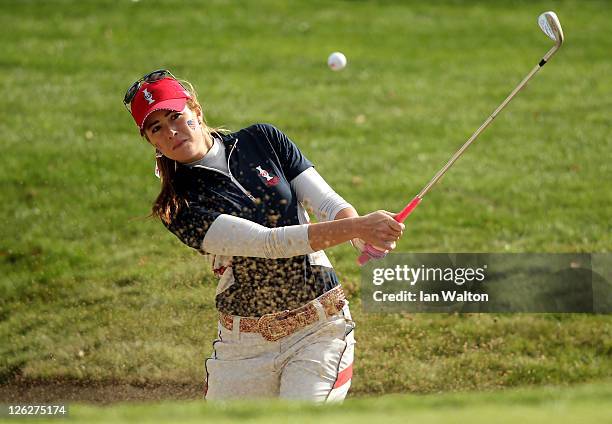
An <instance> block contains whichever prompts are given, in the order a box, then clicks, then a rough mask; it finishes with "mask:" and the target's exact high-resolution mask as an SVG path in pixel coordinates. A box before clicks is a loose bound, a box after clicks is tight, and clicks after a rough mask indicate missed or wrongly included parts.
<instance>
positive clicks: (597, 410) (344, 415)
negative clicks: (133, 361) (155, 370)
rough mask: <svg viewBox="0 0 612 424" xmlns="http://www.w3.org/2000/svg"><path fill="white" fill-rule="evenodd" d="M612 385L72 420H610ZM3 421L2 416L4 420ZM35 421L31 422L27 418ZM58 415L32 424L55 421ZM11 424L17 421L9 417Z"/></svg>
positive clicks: (114, 410)
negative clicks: (382, 418)
mask: <svg viewBox="0 0 612 424" xmlns="http://www.w3.org/2000/svg"><path fill="white" fill-rule="evenodd" d="M610 396H612V386H611V385H610V384H595V385H582V386H578V387H573V388H569V389H568V388H563V389H562V388H558V387H544V388H540V389H538V390H534V389H529V390H526V389H520V390H512V391H506V392H501V393H458V394H444V395H427V396H416V395H401V396H400V395H390V396H384V397H378V398H366V399H359V400H355V399H352V400H348V401H346V402H345V403H344V404H343V405H342V406H340V405H323V406H320V405H319V406H315V405H312V404H304V403H286V402H280V401H276V402H264V403H262V402H257V403H255V402H238V403H232V404H215V403H205V402H201V401H190V402H165V403H161V404H152V403H145V404H137V405H134V404H132V405H128V404H124V405H116V406H113V407H107V408H100V407H94V406H84V405H69V412H68V413H69V417H70V421H71V422H75V423H77V422H86V423H106V422H112V423H132V422H139V423H147V422H155V423H161V422H181V423H196V422H198V423H199V422H215V423H234V422H245V421H247V420H248V422H249V423H286V422H288V420H291V422H295V423H315V422H321V420H322V419H325V420H330V419H331V420H333V422H335V423H351V424H361V423H370V422H372V421H376V420H379V419H380V418H381V417H384V420H385V422H386V423H406V422H418V423H423V424H429V423H465V422H470V423H473V424H479V423H490V422H496V423H516V422H521V423H541V422H543V421H552V422H555V423H559V424H563V423H576V422H590V423H595V422H596V423H610V422H612V406H611V404H610V402H609V400H610ZM0 421H2V420H1V418H0ZM27 421H30V420H26V422H27ZM56 421H57V418H55V419H50V420H43V419H40V418H37V419H35V420H31V421H30V422H37V423H38V422H56ZM6 422H12V421H11V420H7V421H6Z"/></svg>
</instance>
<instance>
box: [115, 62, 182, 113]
mask: <svg viewBox="0 0 612 424" xmlns="http://www.w3.org/2000/svg"><path fill="white" fill-rule="evenodd" d="M166 77H171V78H172V79H175V80H176V77H175V76H174V75H172V73H171V72H170V71H169V70H167V69H158V70H157V71H153V72H149V73H148V74H146V75H145V76H143V77H142V78H140V79H139V80H138V81H136V82H135V83H134V84H132V85H131V86H130V88H128V89H127V91H126V92H125V96H124V97H123V104H124V105H125V107H126V108H127V110H128V112H129V111H130V108H129V104H130V103H132V100H134V96H135V95H136V93H138V89H139V88H140V86H141V85H142V83H143V82H148V83H149V82H155V81H159V80H161V79H164V78H166Z"/></svg>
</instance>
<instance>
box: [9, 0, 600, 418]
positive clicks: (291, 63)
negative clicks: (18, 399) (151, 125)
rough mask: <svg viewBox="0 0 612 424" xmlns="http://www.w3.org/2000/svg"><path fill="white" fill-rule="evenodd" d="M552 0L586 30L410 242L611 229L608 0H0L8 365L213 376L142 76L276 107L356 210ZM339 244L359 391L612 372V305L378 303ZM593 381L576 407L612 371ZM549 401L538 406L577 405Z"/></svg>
mask: <svg viewBox="0 0 612 424" xmlns="http://www.w3.org/2000/svg"><path fill="white" fill-rule="evenodd" d="M549 9H553V10H555V11H556V12H557V14H558V15H559V17H560V19H561V22H562V24H563V27H564V31H565V33H566V38H567V40H566V44H565V45H564V47H563V48H562V49H561V51H559V53H558V54H557V55H556V56H555V57H554V58H553V59H552V60H551V62H550V64H548V65H547V66H546V67H544V69H542V71H541V72H540V73H539V74H538V75H537V76H536V77H535V79H534V80H533V81H532V82H531V83H530V84H529V86H528V87H527V88H526V89H525V90H524V91H523V92H522V93H521V94H520V95H519V96H518V97H517V98H516V99H515V100H514V101H513V103H512V104H510V106H509V107H508V108H507V110H505V111H504V112H503V113H502V114H501V115H500V116H499V117H498V118H497V119H496V122H495V123H494V124H493V125H492V126H491V128H489V129H488V130H487V131H486V132H485V133H484V134H483V135H482V136H481V137H480V139H479V140H478V141H477V142H476V144H475V145H474V146H473V147H471V149H470V151H469V152H468V154H467V155H466V156H465V157H463V158H462V159H461V160H460V161H459V162H458V163H457V165H456V166H455V167H454V168H453V169H452V171H450V173H449V174H448V175H447V176H446V177H445V178H444V180H443V181H442V183H441V185H440V186H438V187H436V188H435V189H434V191H432V192H431V193H430V194H429V195H428V197H427V198H426V199H425V200H424V201H423V203H422V205H421V206H420V207H419V209H418V210H417V211H416V212H415V213H414V214H413V215H412V216H411V217H410V219H409V221H407V222H406V223H407V230H406V232H405V235H404V237H403V239H402V240H401V242H400V243H399V246H398V249H397V250H398V251H411V252H471V251H476V252H506V251H508V252H606V251H610V250H611V249H610V248H611V247H612V231H611V226H610V219H611V216H612V186H611V184H610V181H612V168H611V165H610V151H611V147H612V138H611V137H610V134H611V132H610V129H611V128H610V127H611V125H610V110H611V106H612V97H611V96H610V94H611V93H612V80H610V78H608V77H606V76H607V75H610V74H612V60H611V59H610V54H609V52H610V51H612V39H611V38H610V37H609V31H608V28H609V22H610V18H611V17H612V13H611V12H612V8H611V6H610V3H609V2H607V1H498V2H485V1H473V2H468V1H466V2H462V1H436V2H433V3H431V4H429V3H427V4H426V3H425V2H417V1H414V2H411V1H406V2H392V1H379V2H359V1H342V2H322V1H313V2H281V1H262V2H227V1H207V2H198V1H190V2H179V1H172V0H166V1H146V0H142V1H138V2H134V1H120V2H118V1H117V2H116V1H110V0H109V1H93V0H92V1H87V2H81V1H60V0H57V1H47V2H37V1H16V0H15V1H3V2H1V3H0V25H2V27H3V28H5V29H8V30H4V31H2V32H1V34H0V41H1V42H2V46H3V47H2V50H3V53H2V55H1V57H0V65H1V67H2V70H3V72H2V73H3V78H2V79H1V80H0V81H1V82H0V84H1V87H2V89H3V92H4V93H6V95H5V100H4V101H3V102H1V103H0V112H1V113H2V114H3V116H4V119H2V120H0V131H1V134H2V141H1V145H2V150H3V154H2V158H1V159H0V161H1V162H0V164H1V166H0V181H1V194H2V202H0V216H2V226H1V228H2V229H1V231H2V233H1V237H0V383H1V384H2V385H4V386H5V388H8V390H10V387H11V384H16V383H15V382H16V381H47V380H49V381H56V380H57V381H69V382H78V383H85V384H87V382H113V381H118V382H133V383H137V384H146V383H164V382H166V383H168V384H170V383H172V384H174V383H176V384H183V383H187V384H198V383H200V382H201V381H202V379H203V374H204V366H203V360H204V358H205V357H206V356H207V355H208V354H209V353H210V352H209V351H210V342H211V341H212V339H213V337H214V335H215V325H214V319H215V318H214V317H215V311H214V302H213V294H214V282H213V277H212V275H211V274H210V272H209V270H208V269H207V266H206V265H205V263H204V261H203V260H202V258H201V257H200V256H199V255H197V254H196V253H194V252H191V251H189V250H188V249H187V248H186V247H184V246H183V245H181V244H180V242H179V241H178V240H177V239H175V237H174V236H173V235H172V234H170V233H169V232H167V231H165V230H164V229H163V228H162V226H161V224H160V223H158V222H155V221H153V220H149V219H145V217H146V215H147V214H148V212H149V207H150V204H151V202H152V200H153V199H154V197H155V195H156V194H157V191H158V184H159V183H158V181H157V180H156V178H155V177H154V176H153V160H154V159H153V152H152V151H151V149H150V148H149V147H148V146H147V145H146V143H145V142H144V141H142V140H140V139H139V137H138V135H137V131H136V129H135V127H134V124H133V121H132V120H131V117H130V116H129V114H128V113H127V112H126V111H125V110H124V108H123V105H122V104H121V100H122V98H123V94H124V90H125V89H126V88H127V86H129V85H130V84H131V83H132V82H133V80H135V79H136V78H138V77H140V76H141V75H142V74H144V73H145V72H148V71H150V70H153V69H157V68H162V67H168V68H170V69H171V70H172V71H173V73H174V74H175V75H177V76H179V77H182V78H185V79H188V80H190V81H191V82H192V83H193V84H194V85H195V86H196V88H198V89H199V94H200V98H201V100H202V102H203V104H204V107H205V113H206V115H207V119H208V122H209V124H211V125H213V126H225V127H227V128H231V129H239V128H242V127H244V126H246V125H249V124H251V123H253V122H271V123H273V124H274V125H276V126H277V127H279V128H281V129H282V130H283V131H284V132H286V133H287V134H288V135H289V136H290V137H291V138H292V139H293V140H294V141H295V142H296V143H297V144H298V145H299V146H300V148H301V149H302V151H303V152H304V153H305V154H306V156H307V157H308V158H309V159H311V160H312V161H313V162H314V163H315V164H316V166H317V169H318V170H319V172H320V173H321V174H322V175H323V176H324V177H325V178H326V180H327V181H328V182H329V183H330V184H331V185H332V187H334V188H335V189H336V190H337V191H338V192H339V193H340V194H341V195H342V196H343V197H344V198H345V199H347V200H348V201H349V202H351V203H352V204H353V205H354V206H355V207H356V208H357V210H358V211H360V212H361V213H366V212H369V211H372V210H376V209H387V210H391V211H398V210H399V209H400V208H401V207H402V206H403V204H404V203H405V202H406V201H407V200H409V199H410V198H412V196H414V194H416V193H417V192H418V191H419V190H420V188H421V187H422V186H423V185H424V184H425V183H426V182H427V181H428V180H429V179H430V178H431V176H432V175H433V173H434V172H435V171H437V169H438V168H439V167H440V166H441V165H442V164H443V163H444V162H445V161H446V160H447V159H448V157H449V156H450V155H451V154H452V152H453V151H454V150H456V149H457V148H458V147H459V146H460V145H461V144H462V143H463V142H464V141H465V140H466V139H467V138H468V137H469V135H470V134H471V133H472V132H473V131H474V130H475V129H476V128H477V127H478V126H479V125H480V124H481V122H482V121H483V120H484V119H485V118H486V117H487V116H488V115H489V114H490V113H491V112H492V110H493V109H494V108H495V107H496V106H497V105H498V104H499V103H500V102H501V100H503V98H504V97H505V96H506V95H507V94H508V93H509V92H510V90H511V89H512V88H513V87H514V86H515V85H516V84H517V83H518V82H519V81H520V80H521V79H522V78H523V76H524V75H525V74H526V73H527V72H528V71H529V70H530V69H531V67H532V66H534V65H535V64H536V63H537V61H539V59H540V57H541V56H542V55H543V54H544V53H545V52H546V51H547V50H548V49H549V48H550V46H551V42H550V40H548V39H547V38H546V37H545V36H544V35H543V34H542V33H541V32H540V30H539V29H538V27H537V24H536V18H537V16H538V14H539V13H541V12H542V11H545V10H549ZM336 50H339V51H342V52H344V53H345V54H346V55H347V57H348V60H349V65H348V67H347V68H346V69H345V70H344V71H342V72H339V73H335V72H331V71H330V70H329V69H327V67H326V65H325V61H326V58H327V55H328V54H329V53H330V52H332V51H336ZM328 254H329V256H330V258H331V260H332V262H333V263H334V265H335V266H336V268H337V271H338V273H339V275H340V277H341V279H342V281H343V284H344V285H345V287H346V288H347V289H348V291H349V292H350V294H351V305H352V310H353V314H354V318H355V320H356V321H357V325H358V328H357V331H358V332H357V340H358V345H357V359H356V370H355V372H356V375H355V378H354V383H353V391H352V396H357V395H381V394H386V393H397V392H401V393H404V392H411V393H438V392H448V391H461V390H492V389H499V388H507V387H514V386H540V385H569V384H574V383H581V382H593V381H598V380H606V381H609V380H610V379H611V378H612V320H611V319H610V317H609V316H605V315H598V316H593V315H434V314H431V315H412V316H408V315H401V314H392V315H374V314H364V313H363V312H362V311H361V308H360V300H359V270H358V268H357V267H356V266H355V265H354V260H355V257H354V252H353V250H352V249H351V248H350V247H348V246H342V247H337V248H334V249H330V250H329V251H328ZM592 387H593V389H588V390H592V392H593V393H594V400H593V399H592V400H585V402H584V403H583V402H582V401H580V402H578V404H577V408H578V409H576V411H580V413H582V412H583V409H582V408H585V409H584V410H586V409H588V408H590V406H589V405H591V403H593V404H596V403H597V402H598V400H600V398H599V397H598V396H599V394H597V393H599V391H600V389H601V393H604V392H605V393H607V394H610V389H609V386H606V385H602V386H592ZM562 392H563V391H561V392H560V393H562ZM572 393H573V392H572ZM449 396H450V395H449ZM482 396H483V398H482V399H485V398H486V399H488V397H487V396H494V395H482ZM410 399H412V400H410ZM421 399H422V398H419V397H415V398H409V400H407V401H406V402H407V405H409V406H408V407H406V408H407V409H410V408H411V405H415V404H417V403H420V401H421ZM428 399H429V398H428ZM432 399H433V398H432ZM441 399H451V397H449V398H441ZM0 400H1V399H0ZM368 402H369V403H368ZM375 402H376V401H375V400H369V401H367V402H366V403H364V404H363V405H364V406H360V405H359V404H358V403H354V404H352V405H354V406H353V407H352V408H353V409H352V411H353V412H351V413H353V414H355V415H359V414H362V413H363V414H365V415H363V416H364V417H367V416H369V415H367V413H365V412H363V411H365V410H368V408H369V407H370V406H372V407H373V405H375ZM427 402H429V401H425V402H424V405H430V406H432V407H434V406H435V405H437V404H436V402H437V401H431V403H427ZM478 402H481V401H478ZM478 402H477V403H478ZM501 402H502V404H500V405H501V406H499V405H497V404H494V406H491V405H489V404H488V403H486V402H482V403H478V406H476V407H475V408H476V409H475V410H474V411H475V413H478V414H480V413H481V412H482V417H491V418H492V419H493V418H494V419H495V420H497V421H499V420H500V415H499V414H498V413H496V412H495V411H497V407H498V406H499V407H500V408H502V410H505V411H508V412H509V413H510V411H511V410H512V411H514V409H513V408H511V407H510V406H509V405H510V404H504V403H503V401H501ZM504 405H505V406H504ZM535 405H539V404H537V403H536V404H530V403H527V404H526V405H525V406H524V407H521V408H519V410H518V411H519V412H517V414H519V415H517V417H518V418H520V417H522V415H520V414H523V412H524V415H525V416H526V415H528V414H530V413H531V412H533V413H534V414H536V415H537V414H540V415H538V416H544V415H546V414H547V413H548V412H550V413H554V414H558V415H559V417H560V419H559V422H564V421H562V419H566V421H567V422H569V421H570V419H569V418H567V417H565V418H563V411H564V409H563V408H561V409H555V408H556V406H555V404H546V405H544V406H542V408H540V407H539V406H535ZM185 407H186V408H187V409H188V410H189V412H188V413H189V414H191V413H192V412H193V414H194V416H195V414H197V413H198V411H199V409H198V408H202V407H201V406H197V405H196V404H190V405H189V406H185ZM176 408H177V409H181V408H183V406H176ZM449 408H451V410H452V408H453V407H452V406H451V407H449ZM504 408H507V409H504ZM362 409H363V411H362ZM307 410H308V411H310V412H308V413H309V414H317V413H319V412H317V411H319V410H317V409H307ZM81 411H82V413H83V414H85V415H87V414H88V413H89V412H88V411H90V410H88V409H87V408H83V409H82V410H81ZM119 411H121V410H119ZM211 411H214V410H213V409H211ZM300 411H301V410H300ZM469 411H471V409H470V408H467V407H466V409H464V408H462V407H461V408H459V410H458V411H457V414H458V415H457V417H461V416H462V415H461V414H467V413H468V412H469ZM538 411H539V412H538ZM560 411H561V412H560ZM121 413H122V412H120V413H119V414H121ZM211 413H212V412H211ZM410 413H412V412H410ZM606 413H607V414H608V415H607V416H608V417H609V414H610V410H609V409H608V410H607V412H606ZM91 414H92V415H96V414H97V412H91ZM219 414H221V413H220V412H219ZM415 414H417V415H414V417H415V419H416V418H418V419H419V420H421V421H422V422H430V421H431V422H434V421H435V420H436V419H437V418H436V417H435V416H434V415H429V414H430V412H428V410H427V409H426V408H421V409H418V411H417V412H415ZM418 414H421V415H418ZM431 414H433V412H432V413H431ZM593 414H598V412H593ZM502 416H503V415H502ZM512 416H514V415H512ZM534 416H535V415H534ZM568 416H569V417H571V416H572V415H571V414H570V415H568ZM594 416H595V415H594ZM189 419H191V418H189ZM262 419H263V418H262ZM453 419H455V418H453ZM482 419H483V420H484V418H482ZM427 420H430V421H427ZM457 420H458V418H457ZM447 421H450V420H447Z"/></svg>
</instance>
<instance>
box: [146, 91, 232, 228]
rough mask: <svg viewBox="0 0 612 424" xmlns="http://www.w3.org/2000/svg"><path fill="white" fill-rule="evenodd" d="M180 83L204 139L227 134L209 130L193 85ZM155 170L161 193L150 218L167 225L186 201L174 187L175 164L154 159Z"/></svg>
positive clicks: (215, 129)
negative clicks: (200, 125)
mask: <svg viewBox="0 0 612 424" xmlns="http://www.w3.org/2000/svg"><path fill="white" fill-rule="evenodd" d="M180 83H181V84H182V85H183V87H185V88H186V89H187V91H189V93H190V94H191V99H189V100H187V106H188V107H189V109H191V110H192V111H194V112H198V111H199V113H201V120H202V128H203V131H204V137H209V139H211V138H212V135H211V133H212V132H216V133H225V132H229V131H228V130H226V129H225V128H210V127H209V126H208V125H207V124H206V121H205V120H204V113H203V112H202V106H200V103H199V102H198V98H197V94H196V92H195V89H194V88H193V85H191V83H190V82H189V81H184V80H180ZM156 161H157V168H158V169H159V173H160V180H161V191H160V192H159V194H158V195H157V198H156V199H155V201H154V202H153V207H152V208H151V215H150V216H151V217H159V219H161V220H162V221H164V222H165V223H167V224H169V223H170V222H172V219H173V218H174V217H175V216H176V215H177V214H178V213H179V211H180V210H181V209H182V208H183V207H187V206H188V205H187V199H186V196H185V194H184V193H181V192H180V191H179V190H177V187H176V186H175V178H176V170H177V166H178V164H177V162H176V161H174V160H172V159H170V158H167V157H166V156H161V157H158V158H156Z"/></svg>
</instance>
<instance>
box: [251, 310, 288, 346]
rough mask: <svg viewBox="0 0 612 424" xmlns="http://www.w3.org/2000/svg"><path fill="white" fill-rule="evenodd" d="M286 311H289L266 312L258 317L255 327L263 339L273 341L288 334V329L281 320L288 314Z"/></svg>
mask: <svg viewBox="0 0 612 424" xmlns="http://www.w3.org/2000/svg"><path fill="white" fill-rule="evenodd" d="M288 313H289V311H283V312H281V313H275V314H266V315H263V316H262V317H261V318H259V321H258V322H257V327H258V328H259V333H260V334H261V335H262V336H263V338H264V339H266V340H268V341H270V342H275V341H276V340H278V339H282V338H283V337H286V336H288V335H289V329H288V328H287V327H286V326H285V325H283V324H284V323H283V322H282V319H283V318H284V317H286V316H287V315H289V314H288ZM279 318H280V319H279Z"/></svg>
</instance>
